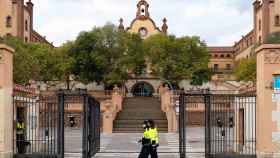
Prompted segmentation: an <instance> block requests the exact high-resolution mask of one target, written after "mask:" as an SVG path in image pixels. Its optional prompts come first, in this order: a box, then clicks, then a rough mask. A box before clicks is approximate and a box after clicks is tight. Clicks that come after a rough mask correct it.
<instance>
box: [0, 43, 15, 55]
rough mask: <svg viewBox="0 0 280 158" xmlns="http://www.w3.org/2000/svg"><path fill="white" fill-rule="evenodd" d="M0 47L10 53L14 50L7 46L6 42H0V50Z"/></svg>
mask: <svg viewBox="0 0 280 158" xmlns="http://www.w3.org/2000/svg"><path fill="white" fill-rule="evenodd" d="M1 49H4V50H7V51H8V52H10V53H13V52H14V51H15V50H14V49H13V48H11V47H9V46H7V45H6V44H2V43H1V44H0V50H1Z"/></svg>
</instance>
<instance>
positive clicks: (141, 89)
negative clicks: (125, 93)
mask: <svg viewBox="0 0 280 158" xmlns="http://www.w3.org/2000/svg"><path fill="white" fill-rule="evenodd" d="M131 92H132V94H133V96H138V97H139V96H141V97H152V96H153V93H154V92H155V91H154V88H153V86H152V85H151V84H149V83H147V82H139V83H136V84H135V85H134V87H133V88H132V91H131Z"/></svg>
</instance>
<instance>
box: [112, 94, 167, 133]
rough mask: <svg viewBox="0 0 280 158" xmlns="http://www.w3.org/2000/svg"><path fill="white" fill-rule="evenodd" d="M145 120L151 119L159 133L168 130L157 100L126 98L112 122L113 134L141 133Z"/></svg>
mask: <svg viewBox="0 0 280 158" xmlns="http://www.w3.org/2000/svg"><path fill="white" fill-rule="evenodd" d="M146 119H153V120H155V122H156V125H157V127H158V128H159V130H160V131H163V132H165V131H167V130H168V123H167V119H166V116H165V113H164V112H162V111H161V104H160V101H159V100H158V98H151V97H133V98H126V99H125V100H124V103H123V109H122V111H121V112H119V113H118V115H117V118H116V120H115V121H114V132H118V133H123V132H124V133H130V132H132V133H135V132H143V128H142V123H143V121H144V120H146Z"/></svg>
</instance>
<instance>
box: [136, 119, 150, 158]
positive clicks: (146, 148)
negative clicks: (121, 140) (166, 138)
mask: <svg viewBox="0 0 280 158" xmlns="http://www.w3.org/2000/svg"><path fill="white" fill-rule="evenodd" d="M143 129H144V133H143V138H142V139H141V140H140V141H139V143H142V148H141V152H140V154H139V156H138V158H148V157H149V154H150V146H151V138H150V133H149V129H150V126H149V121H148V120H145V121H144V122H143Z"/></svg>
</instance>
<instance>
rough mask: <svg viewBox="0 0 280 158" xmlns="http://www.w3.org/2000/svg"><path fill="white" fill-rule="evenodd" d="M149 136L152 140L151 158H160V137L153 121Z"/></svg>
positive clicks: (151, 121)
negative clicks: (158, 151)
mask: <svg viewBox="0 0 280 158" xmlns="http://www.w3.org/2000/svg"><path fill="white" fill-rule="evenodd" d="M149 125H150V128H149V135H150V139H151V144H150V150H149V152H150V155H151V158H158V154H157V148H158V147H159V137H158V129H157V128H156V125H155V122H154V121H153V120H149Z"/></svg>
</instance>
